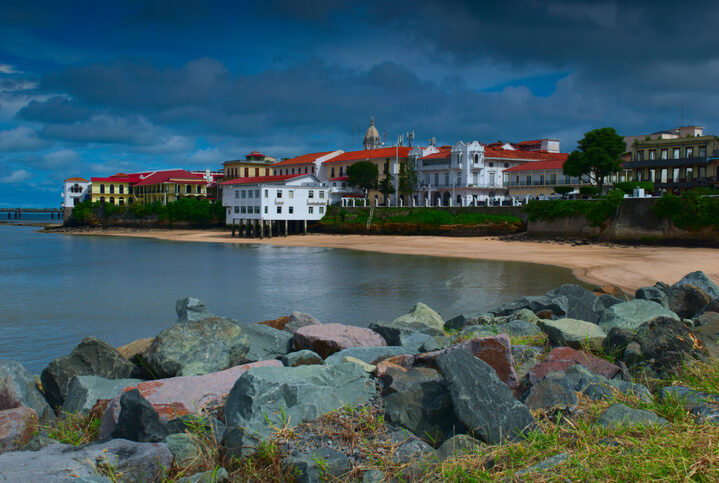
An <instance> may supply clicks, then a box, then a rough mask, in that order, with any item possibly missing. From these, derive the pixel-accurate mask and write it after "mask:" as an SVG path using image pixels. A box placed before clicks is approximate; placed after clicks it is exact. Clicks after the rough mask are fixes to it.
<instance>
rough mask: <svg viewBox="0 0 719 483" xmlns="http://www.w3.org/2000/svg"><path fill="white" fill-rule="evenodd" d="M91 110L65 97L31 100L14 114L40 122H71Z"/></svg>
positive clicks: (88, 114) (83, 116) (86, 115)
mask: <svg viewBox="0 0 719 483" xmlns="http://www.w3.org/2000/svg"><path fill="white" fill-rule="evenodd" d="M90 114H91V110H90V109H88V108H87V107H85V106H83V105H81V104H79V103H78V102H75V101H72V100H70V99H68V98H66V97H62V96H55V97H51V98H50V99H48V100H46V101H36V100H32V101H30V102H29V103H28V105H26V106H25V107H23V108H22V109H20V111H18V113H17V114H16V117H17V118H18V119H22V120H24V121H36V122H42V123H72V122H76V121H82V120H85V119H87V118H89V117H90Z"/></svg>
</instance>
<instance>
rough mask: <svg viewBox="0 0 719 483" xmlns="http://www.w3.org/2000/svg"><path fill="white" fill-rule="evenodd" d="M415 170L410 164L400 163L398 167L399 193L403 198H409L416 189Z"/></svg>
mask: <svg viewBox="0 0 719 483" xmlns="http://www.w3.org/2000/svg"><path fill="white" fill-rule="evenodd" d="M417 182H418V178H417V170H416V169H415V166H414V164H413V163H411V162H409V161H408V162H406V163H400V165H399V192H400V194H402V195H404V196H405V198H409V197H411V196H412V194H413V193H414V192H415V190H416V189H417Z"/></svg>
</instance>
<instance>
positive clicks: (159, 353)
mask: <svg viewBox="0 0 719 483" xmlns="http://www.w3.org/2000/svg"><path fill="white" fill-rule="evenodd" d="M291 344H292V335H291V334H289V333H287V332H285V331H282V330H276V329H273V328H272V327H268V326H266V325H261V324H239V323H237V322H234V321H232V320H230V319H225V318H220V317H210V318H207V319H204V320H202V321H199V322H185V323H179V324H175V325H174V326H172V327H169V328H167V329H165V330H163V331H162V332H160V333H159V334H158V335H157V338H156V339H155V342H154V343H153V345H152V348H151V349H150V353H149V355H148V357H147V361H146V363H147V366H148V367H149V368H150V369H151V370H152V371H153V373H154V375H155V377H156V378H163V377H164V378H167V377H174V376H195V375H201V374H209V373H211V372H217V371H222V370H224V369H227V368H228V367H233V366H236V365H239V364H245V363H247V362H256V361H262V360H267V359H275V358H277V357H281V356H283V355H285V354H287V353H288V352H290V346H291Z"/></svg>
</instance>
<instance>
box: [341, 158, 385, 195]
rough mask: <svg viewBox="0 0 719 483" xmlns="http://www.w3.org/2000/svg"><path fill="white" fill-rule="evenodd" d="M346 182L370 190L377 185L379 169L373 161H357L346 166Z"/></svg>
mask: <svg viewBox="0 0 719 483" xmlns="http://www.w3.org/2000/svg"><path fill="white" fill-rule="evenodd" d="M347 176H348V180H347V184H349V185H350V186H356V187H358V188H360V189H363V190H365V191H366V190H371V189H373V188H375V187H376V186H377V177H378V176H379V170H378V169H377V166H375V164H374V163H371V162H369V161H359V162H357V163H354V164H353V165H351V166H350V167H349V168H347Z"/></svg>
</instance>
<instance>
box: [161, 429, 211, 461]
mask: <svg viewBox="0 0 719 483" xmlns="http://www.w3.org/2000/svg"><path fill="white" fill-rule="evenodd" d="M165 443H166V444H167V449H169V450H170V453H172V456H174V457H175V464H176V465H178V466H180V467H183V466H192V465H193V463H196V462H198V461H200V458H202V449H201V448H200V447H199V445H198V441H197V436H195V435H193V434H188V433H176V434H170V435H168V436H167V437H166V438H165Z"/></svg>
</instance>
